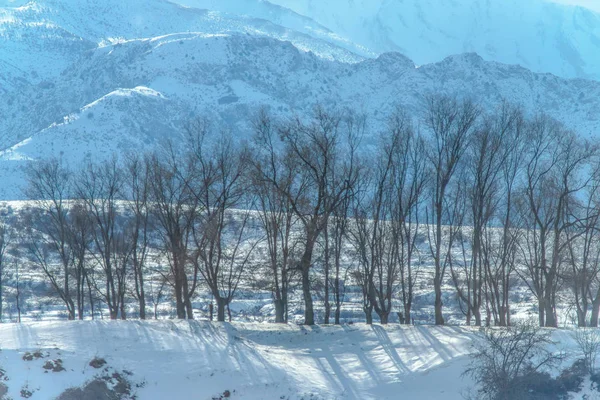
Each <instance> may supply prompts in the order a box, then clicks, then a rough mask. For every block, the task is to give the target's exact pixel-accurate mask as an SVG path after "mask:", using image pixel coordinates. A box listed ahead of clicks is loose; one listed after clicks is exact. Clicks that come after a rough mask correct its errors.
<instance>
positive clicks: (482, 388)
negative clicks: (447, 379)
mask: <svg viewBox="0 0 600 400" xmlns="http://www.w3.org/2000/svg"><path fill="white" fill-rule="evenodd" d="M551 344H553V342H552V340H551V338H550V333H549V332H547V331H543V330H541V329H540V328H539V327H538V326H536V325H535V323H534V322H529V323H523V324H519V325H517V326H514V327H510V328H505V329H492V328H488V329H486V330H485V331H484V340H483V341H482V342H481V343H480V344H479V345H478V346H477V351H476V352H475V353H474V354H473V355H472V356H471V364H470V365H469V367H468V368H467V370H466V371H465V372H464V373H465V374H466V375H469V376H471V377H472V378H473V379H474V381H475V382H476V383H477V385H478V386H479V388H478V396H477V398H478V399H488V400H496V399H513V400H514V399H538V398H539V399H541V398H544V399H553V398H559V397H557V396H558V395H557V391H556V390H557V385H558V384H557V383H556V382H553V380H552V378H551V377H550V375H548V374H547V373H545V370H544V368H549V367H552V366H554V365H556V364H557V362H558V361H560V360H561V359H562V355H555V354H553V353H552V352H550V351H549V350H548V349H547V347H548V346H549V345H551ZM538 394H539V396H541V397H538Z"/></svg>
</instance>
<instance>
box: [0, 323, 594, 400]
mask: <svg viewBox="0 0 600 400" xmlns="http://www.w3.org/2000/svg"><path fill="white" fill-rule="evenodd" d="M479 338H480V333H479V331H477V330H475V329H469V328H461V327H433V326H416V327H415V326H399V325H395V324H390V325H388V326H381V325H377V324H375V325H373V326H368V325H365V324H351V325H341V326H314V327H305V326H296V325H279V324H268V323H262V324H261V323H233V324H230V323H211V322H208V321H175V320H168V321H165V320H163V321H74V322H63V321H60V322H59V321H55V322H31V323H22V324H2V325H0V343H1V351H0V368H1V369H2V371H3V372H2V373H3V374H4V375H3V382H4V384H5V385H6V386H7V387H8V393H7V395H8V396H10V397H11V398H13V399H17V398H20V397H22V392H21V391H22V390H26V391H29V392H31V393H32V396H31V398H32V399H54V398H56V397H57V396H59V395H60V394H61V393H63V392H64V391H65V390H66V389H68V388H72V387H76V386H79V387H81V386H85V385H86V383H89V382H90V381H93V380H94V379H96V378H98V379H99V380H100V381H106V382H108V387H112V388H117V389H118V388H119V386H118V385H119V380H120V379H121V378H124V379H123V380H122V381H124V380H127V381H128V382H129V383H130V384H131V389H130V392H131V394H130V397H131V396H136V398H138V399H140V400H163V399H198V400H204V399H206V400H211V399H215V398H216V399H221V398H226V396H224V394H225V393H226V392H229V393H230V398H231V399H245V400H247V399H257V400H262V399H286V400H300V399H305V400H308V399H313V400H316V399H318V400H329V399H340V400H342V399H343V400H353V399H357V400H358V399H360V400H368V399H377V400H382V399H398V398H402V399H431V400H436V399H444V400H454V399H456V400H459V399H463V398H464V397H463V396H464V395H465V394H468V393H471V394H472V393H474V392H472V390H473V389H474V386H473V382H472V381H471V380H470V378H468V377H464V376H462V373H463V371H464V370H465V368H466V367H467V365H468V364H469V354H470V353H471V352H472V351H474V344H475V343H476V342H477V341H478V340H480V339H479ZM553 339H554V341H555V342H557V344H556V348H555V349H554V350H555V351H556V352H564V353H566V354H567V355H568V356H569V357H568V359H567V360H565V365H567V364H569V363H570V362H572V360H573V359H574V358H576V357H578V350H577V346H576V344H575V341H574V339H573V333H572V332H571V331H561V330H558V331H555V332H554V333H553ZM38 357H39V358H38ZM27 358H33V359H31V360H26V359H27ZM59 359H60V360H61V361H60V363H61V365H62V367H63V368H64V371H59V372H54V371H52V370H50V369H44V364H47V363H48V361H51V363H52V362H53V361H56V360H59ZM94 359H95V360H99V359H103V360H105V361H106V364H105V365H103V366H101V367H100V368H94V367H92V366H91V365H90V362H91V361H92V360H94ZM589 386H590V383H589V381H587V382H585V383H584V387H583V390H582V392H581V393H579V394H572V395H571V399H583V398H587V399H588V400H589V399H595V398H598V397H599V394H600V393H598V392H597V391H595V390H592V389H590V387H589ZM584 394H585V395H587V396H588V397H583V396H584ZM2 398H4V397H2ZM75 398H77V397H75ZM84 398H85V397H84ZM65 399H66V397H65ZM69 399H70V398H69Z"/></svg>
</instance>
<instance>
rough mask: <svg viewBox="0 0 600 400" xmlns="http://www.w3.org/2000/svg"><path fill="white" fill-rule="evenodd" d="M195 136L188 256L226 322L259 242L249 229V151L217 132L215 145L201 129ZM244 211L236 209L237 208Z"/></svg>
mask: <svg viewBox="0 0 600 400" xmlns="http://www.w3.org/2000/svg"><path fill="white" fill-rule="evenodd" d="M196 133H197V135H196V136H195V137H194V138H193V139H194V140H193V146H192V154H191V156H192V161H191V164H192V165H193V171H194V176H193V179H192V180H191V181H190V182H191V188H192V193H193V195H194V196H195V198H196V201H197V202H198V204H199V205H200V211H199V213H198V222H197V223H196V224H195V225H194V240H195V245H196V246H195V250H194V253H193V256H192V260H193V262H194V264H195V265H196V269H197V270H198V271H200V273H201V274H202V277H203V278H204V281H205V282H206V284H207V285H208V287H209V289H210V291H211V293H212V295H213V297H214V298H215V301H216V303H217V320H218V321H224V320H225V308H226V307H227V308H228V307H229V304H230V303H231V301H232V300H233V298H234V296H235V293H236V291H237V289H238V286H239V284H240V281H241V279H242V276H243V273H244V270H245V267H246V266H247V265H248V264H249V260H250V255H251V253H252V250H253V249H254V247H255V246H256V244H257V242H258V241H257V240H256V238H253V237H252V235H251V234H250V230H249V229H248V222H249V219H250V211H249V210H250V208H252V204H251V200H250V197H251V196H250V195H249V194H248V190H247V185H246V181H245V179H244V172H245V171H246V168H247V167H248V165H249V164H248V153H247V151H246V150H245V149H243V148H238V146H236V145H234V143H233V141H232V140H231V138H229V137H226V136H221V137H220V138H219V139H217V143H215V144H214V146H209V145H207V143H206V142H205V140H206V136H205V135H206V133H207V131H206V130H205V129H201V130H199V131H197V132H196ZM237 207H239V208H241V209H242V210H239V211H234V209H235V208H237Z"/></svg>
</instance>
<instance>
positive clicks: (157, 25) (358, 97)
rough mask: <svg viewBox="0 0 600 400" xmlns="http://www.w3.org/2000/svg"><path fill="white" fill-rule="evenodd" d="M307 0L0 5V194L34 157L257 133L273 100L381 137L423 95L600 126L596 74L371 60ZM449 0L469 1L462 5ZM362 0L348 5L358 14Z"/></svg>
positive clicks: (457, 60)
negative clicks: (191, 134)
mask: <svg viewBox="0 0 600 400" xmlns="http://www.w3.org/2000/svg"><path fill="white" fill-rule="evenodd" d="M340 1H341V0H336V1H332V2H325V3H327V4H330V3H331V4H338V5H339V6H342V5H343V4H342V3H340ZM469 1H471V0H468V1H467V2H469ZM473 1H474V0H473ZM527 1H531V2H532V4H533V2H534V1H537V0H527ZM281 3H282V4H283V3H284V2H283V0H282V1H281ZM301 3H302V2H300V1H299V2H298V3H297V4H296V3H294V4H296V8H297V11H298V13H297V12H295V11H292V10H290V9H287V8H285V7H284V6H285V5H287V6H290V7H291V6H292V4H283V5H284V6H282V5H275V4H272V3H269V2H266V1H255V0H244V1H242V0H230V1H216V0H177V2H176V3H175V2H172V1H166V0H146V1H142V0H130V1H121V0H103V1H97V0H77V1H76V0H33V1H30V2H27V3H25V2H23V1H20V2H17V1H12V0H0V94H1V95H0V137H1V138H2V139H3V143H2V146H0V150H2V152H1V153H0V179H1V180H2V181H3V182H5V183H9V184H5V185H2V187H0V191H1V193H0V197H3V198H19V197H21V196H22V195H21V191H20V185H22V183H23V180H22V172H21V170H22V166H23V165H25V164H26V163H27V162H28V161H29V160H32V159H39V158H44V157H49V156H60V157H62V158H63V159H65V161H66V162H68V163H69V164H71V165H73V166H77V165H78V164H79V163H81V162H82V160H84V159H86V158H96V159H101V158H105V157H109V156H110V155H111V154H112V153H113V152H116V153H127V152H133V151H136V152H140V151H147V150H153V149H155V148H156V147H157V145H158V144H159V143H160V142H162V141H164V140H166V139H174V140H175V141H177V140H178V139H179V138H180V137H181V135H182V127H183V126H184V125H185V124H186V123H187V122H189V121H190V119H192V118H195V117H197V116H202V117H207V118H209V119H210V120H211V121H212V122H213V127H214V129H215V131H217V130H227V131H230V132H232V133H234V134H235V135H236V137H241V138H243V137H248V135H249V134H250V124H249V120H250V119H251V117H252V116H253V115H254V114H255V112H256V111H257V110H258V109H259V108H260V107H263V106H267V107H268V108H270V109H271V110H272V111H273V112H274V113H275V114H278V115H279V116H281V117H285V116H291V115H305V114H307V113H309V112H310V111H311V110H312V108H313V107H314V105H315V104H317V103H320V104H324V105H335V106H337V107H345V106H350V107H352V108H354V109H356V110H358V111H360V112H364V113H366V114H367V116H368V121H369V134H370V135H371V136H373V135H375V134H378V133H379V132H380V130H381V129H380V127H381V126H382V122H383V121H384V119H385V118H386V116H387V115H389V112H390V111H391V110H392V109H393V108H394V107H396V106H397V105H403V106H405V107H406V108H407V109H408V110H409V111H411V112H413V114H414V115H418V114H419V112H420V110H421V104H422V98H423V96H424V95H426V94H430V93H448V94H457V95H461V96H469V97H473V98H474V99H475V100H477V101H478V102H480V103H481V104H482V105H483V106H484V107H485V108H487V109H490V108H493V107H495V106H496V105H497V104H498V103H499V101H501V100H502V99H507V100H509V101H511V102H513V103H517V104H521V105H522V106H523V107H524V108H525V109H526V110H527V111H528V112H530V113H535V112H538V111H543V112H546V113H548V114H550V115H552V116H554V117H555V118H557V119H560V120H562V121H563V122H564V123H565V124H566V125H567V126H568V127H570V128H572V129H574V130H577V131H578V132H580V133H581V134H583V135H590V134H595V132H598V131H600V120H599V119H598V115H597V110H598V109H600V83H599V82H596V81H593V80H583V79H564V78H559V77H557V76H554V75H551V74H539V73H534V72H531V71H529V70H527V69H525V68H523V67H519V66H515V65H507V64H502V63H498V62H494V61H485V60H484V58H486V57H484V58H482V57H480V56H479V55H477V54H475V53H465V54H462V55H452V56H449V57H447V58H445V59H441V58H440V60H439V61H437V62H435V63H430V64H425V65H421V66H419V67H417V66H415V63H414V62H413V61H412V60H410V59H409V58H407V57H406V56H404V55H402V54H400V53H397V52H396V53H384V54H381V55H380V56H378V57H376V58H373V57H372V56H373V54H374V53H373V52H371V51H370V50H369V49H367V48H366V47H362V46H361V45H360V43H359V44H353V42H352V41H350V40H349V39H347V38H344V37H343V36H342V35H338V34H337V33H336V32H335V30H328V29H327V28H326V27H325V25H324V24H323V25H322V24H319V23H318V22H315V21H314V20H313V19H310V18H308V17H306V16H302V15H300V13H301V12H306V11H307V10H313V11H314V10H316V9H317V8H315V7H316V2H315V3H310V4H312V5H311V7H312V8H311V7H308V5H310V4H309V3H307V4H308V5H307V6H306V7H307V8H306V9H301V8H298V7H300V6H299V4H301ZM373 3H376V2H373ZM390 4H392V3H382V4H381V5H382V7H383V6H384V5H386V6H390ZM393 4H403V6H406V7H409V6H410V5H411V4H413V5H414V4H416V3H414V2H413V1H412V0H406V1H404V2H403V3H398V2H394V3H393ZM445 4H446V3H445ZM448 4H449V5H446V6H445V8H447V9H449V10H463V8H464V2H462V1H461V2H453V3H452V4H450V3H448ZM536 4H537V3H536ZM360 5H361V3H360V2H358V1H356V2H353V3H351V4H350V6H348V7H346V8H347V10H348V13H349V17H348V18H349V20H352V18H353V17H352V12H351V11H352V10H354V8H353V7H358V6H360ZM313 6H314V7H313ZM363 6H366V3H365V4H363ZM203 7H204V8H203ZM481 7H483V3H482V4H481ZM495 7H496V6H495V5H492V4H490V5H489V12H490V13H491V12H495V11H494V10H495ZM548 7H550V6H548ZM553 7H554V6H553ZM561 7H563V6H561ZM556 9H557V10H559V9H564V10H567V11H566V12H567V13H568V12H581V13H585V11H584V10H582V9H575V8H568V7H563V8H556ZM574 10H578V11H574ZM325 11H327V10H323V13H325ZM456 12H458V11H456ZM504 14H506V13H504ZM504 14H503V13H500V14H499V15H504ZM590 15H592V16H593V14H590ZM562 17H564V16H561V18H562ZM323 18H325V17H323ZM407 18H408V17H407ZM414 18H416V17H414ZM414 18H413V17H410V20H411V21H412V20H413V19H414ZM490 18H491V17H490ZM323 21H325V23H329V22H331V21H329V20H327V19H324V20H323ZM340 24H341V22H340ZM592 25H593V23H592ZM358 26H361V25H358ZM365 26H366V25H365ZM540 29H541V28H540ZM358 30H359V31H360V29H358ZM490 38H492V37H491V36H490ZM492 39H493V38H492ZM490 40H491V39H490ZM494 40H495V39H494ZM497 43H498V46H503V45H504V44H505V42H503V41H502V40H500V39H498V38H497ZM503 43H504V44H503ZM599 43H600V41H599ZM421 45H422V46H424V45H423V43H421ZM506 46H508V45H506ZM424 48H425V46H424ZM430 48H435V46H434V45H432V46H431V47H430ZM377 51H379V50H377ZM423 51H425V50H423ZM458 52H460V51H458ZM409 53H410V52H409ZM528 54H529V55H531V54H532V53H528ZM588 59H589V60H590V62H592V61H593V60H594V58H593V57H591V58H586V60H588ZM418 63H419V64H421V62H418ZM367 141H368V139H367Z"/></svg>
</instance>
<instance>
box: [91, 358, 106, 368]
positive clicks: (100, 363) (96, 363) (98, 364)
mask: <svg viewBox="0 0 600 400" xmlns="http://www.w3.org/2000/svg"><path fill="white" fill-rule="evenodd" d="M105 365H106V360H105V359H104V358H101V357H94V359H93V360H92V361H90V367H92V368H96V369H98V368H102V367H104V366H105Z"/></svg>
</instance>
